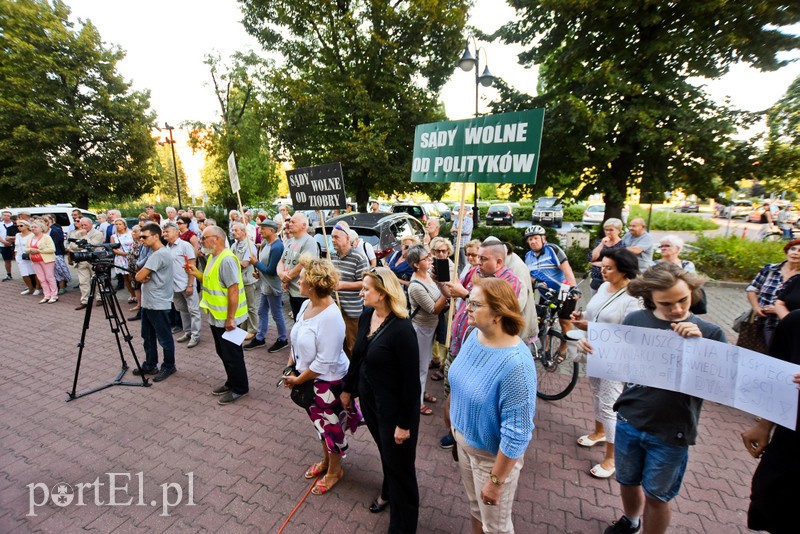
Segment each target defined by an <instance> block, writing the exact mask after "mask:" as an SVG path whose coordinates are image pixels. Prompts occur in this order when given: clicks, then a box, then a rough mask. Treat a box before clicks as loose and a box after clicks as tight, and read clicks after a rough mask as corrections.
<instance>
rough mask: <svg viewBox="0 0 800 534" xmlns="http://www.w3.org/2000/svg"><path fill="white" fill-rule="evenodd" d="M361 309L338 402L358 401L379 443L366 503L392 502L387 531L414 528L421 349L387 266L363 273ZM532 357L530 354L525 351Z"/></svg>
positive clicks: (376, 508) (375, 507)
mask: <svg viewBox="0 0 800 534" xmlns="http://www.w3.org/2000/svg"><path fill="white" fill-rule="evenodd" d="M361 294H362V296H363V297H364V306H365V309H364V313H363V314H362V315H361V319H360V320H359V325H358V334H357V335H356V344H355V346H354V347H353V359H352V361H351V364H350V370H349V372H348V374H347V378H346V379H345V386H344V393H342V403H343V404H344V405H345V406H349V405H350V404H351V402H352V397H355V396H358V397H360V399H361V411H362V412H363V414H364V420H365V421H366V422H367V427H368V428H369V432H370V434H372V438H373V439H374V440H375V444H376V445H377V446H378V452H379V453H380V456H381V466H382V468H383V484H382V486H381V493H380V495H378V497H377V498H376V499H375V500H374V501H373V502H372V504H370V505H369V511H370V512H373V513H378V512H381V511H383V510H384V509H385V508H386V507H387V506H390V514H391V517H390V519H389V532H393V533H395V532H397V533H400V532H416V531H417V517H418V515H419V488H418V486H417V472H416V468H415V462H416V454H417V437H418V431H419V399H420V385H419V382H420V380H419V371H420V369H419V348H418V347H417V335H416V333H415V332H414V327H413V326H412V325H411V321H410V320H409V318H408V310H407V309H406V297H405V294H404V293H403V288H402V287H401V286H400V282H399V280H398V279H397V277H396V276H395V275H394V273H392V271H391V270H390V269H387V268H385V267H379V268H377V269H372V270H370V271H369V272H367V273H364V287H363V289H362V290H361ZM529 358H530V353H529Z"/></svg>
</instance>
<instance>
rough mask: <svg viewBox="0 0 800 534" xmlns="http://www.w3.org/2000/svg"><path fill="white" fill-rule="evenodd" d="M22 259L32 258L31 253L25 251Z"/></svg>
mask: <svg viewBox="0 0 800 534" xmlns="http://www.w3.org/2000/svg"><path fill="white" fill-rule="evenodd" d="M22 259H23V260H30V259H31V255H30V254H28V253H27V252H23V253H22Z"/></svg>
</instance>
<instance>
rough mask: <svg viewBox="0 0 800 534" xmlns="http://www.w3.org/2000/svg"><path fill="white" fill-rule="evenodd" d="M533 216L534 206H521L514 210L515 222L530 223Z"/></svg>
mask: <svg viewBox="0 0 800 534" xmlns="http://www.w3.org/2000/svg"><path fill="white" fill-rule="evenodd" d="M532 216H533V206H520V207H518V208H514V220H515V221H530V220H531V217H532Z"/></svg>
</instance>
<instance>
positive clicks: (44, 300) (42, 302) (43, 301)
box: [39, 297, 50, 304]
mask: <svg viewBox="0 0 800 534" xmlns="http://www.w3.org/2000/svg"><path fill="white" fill-rule="evenodd" d="M49 300H50V299H49V298H47V297H45V298H43V299H42V300H40V301H39V304H44V303H45V302H47V301H49Z"/></svg>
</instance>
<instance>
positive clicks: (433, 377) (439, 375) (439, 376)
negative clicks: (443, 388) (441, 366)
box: [431, 371, 444, 382]
mask: <svg viewBox="0 0 800 534" xmlns="http://www.w3.org/2000/svg"><path fill="white" fill-rule="evenodd" d="M431 380H433V381H434V382H439V381H440V380H444V374H443V373H442V372H441V371H436V372H435V373H433V374H432V375H431Z"/></svg>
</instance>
